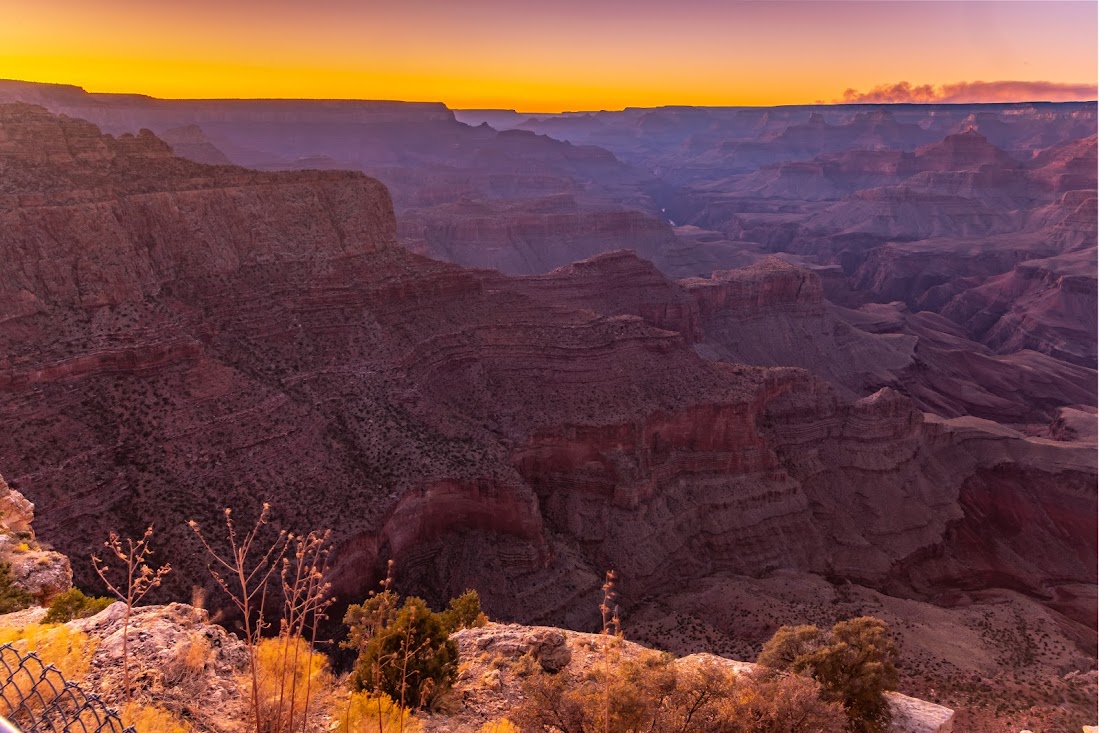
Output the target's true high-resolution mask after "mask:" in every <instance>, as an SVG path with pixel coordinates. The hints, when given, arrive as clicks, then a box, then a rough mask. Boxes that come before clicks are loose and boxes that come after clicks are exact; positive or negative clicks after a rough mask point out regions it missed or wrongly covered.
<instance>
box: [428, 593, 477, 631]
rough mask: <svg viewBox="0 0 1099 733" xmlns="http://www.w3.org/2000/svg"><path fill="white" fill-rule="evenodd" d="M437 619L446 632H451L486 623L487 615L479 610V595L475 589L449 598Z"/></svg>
mask: <svg viewBox="0 0 1099 733" xmlns="http://www.w3.org/2000/svg"><path fill="white" fill-rule="evenodd" d="M439 620H440V621H441V622H442V624H443V628H445V629H446V630H447V633H449V634H453V633H454V632H455V631H458V630H460V629H473V628H477V627H478V626H484V625H485V624H487V623H488V616H486V615H485V614H484V613H483V612H482V611H481V597H480V596H479V595H477V591H475V590H467V591H466V592H465V593H463V594H462V595H460V596H458V597H457V598H451V599H450V605H449V606H448V607H447V609H446V610H445V611H443V612H442V613H440V614H439Z"/></svg>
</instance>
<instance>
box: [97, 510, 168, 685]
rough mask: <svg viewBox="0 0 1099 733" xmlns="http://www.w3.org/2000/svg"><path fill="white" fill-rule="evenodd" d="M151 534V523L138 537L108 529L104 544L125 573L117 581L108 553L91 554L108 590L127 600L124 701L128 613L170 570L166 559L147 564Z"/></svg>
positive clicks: (126, 673)
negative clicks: (102, 555) (113, 578)
mask: <svg viewBox="0 0 1099 733" xmlns="http://www.w3.org/2000/svg"><path fill="white" fill-rule="evenodd" d="M152 537H153V528H152V525H150V526H149V527H148V529H146V530H145V534H143V535H142V536H141V539H139V540H136V541H135V540H134V539H133V538H131V537H127V538H126V540H125V542H123V540H122V538H121V537H119V536H118V533H117V532H111V533H110V535H109V536H108V537H107V541H106V542H104V543H103V546H104V547H106V548H107V549H108V550H109V551H110V553H111V555H114V557H115V559H117V560H118V561H119V563H120V564H119V565H118V567H117V570H121V571H122V572H123V573H124V575H123V580H120V581H118V582H117V583H116V582H112V581H111V580H110V578H108V576H109V575H112V574H114V572H115V570H116V568H113V567H112V566H111V563H112V562H113V561H111V560H110V555H108V556H107V557H108V560H101V559H100V558H99V557H98V556H97V555H95V554H93V555H92V567H93V568H95V572H96V575H98V576H99V579H100V580H102V581H103V584H104V585H106V586H107V590H109V591H110V592H111V593H112V594H114V596H115V597H116V598H118V599H119V600H120V601H122V602H123V603H125V604H126V615H125V617H124V618H123V622H122V680H123V685H124V687H125V690H124V693H125V698H126V702H129V701H130V694H131V690H130V653H129V652H130V647H129V639H130V616H131V615H132V614H133V610H134V605H135V604H137V603H138V602H139V601H140V600H141V599H142V598H144V597H145V594H146V593H148V592H149V591H151V590H152V589H153V588H156V587H157V586H159V585H160V584H161V583H162V582H163V580H164V576H165V575H167V574H168V573H170V572H171V571H172V566H171V564H170V563H165V564H164V565H161V566H160V567H159V568H157V569H156V570H153V568H152V567H150V566H149V562H148V560H149V557H150V556H152V554H153V551H152V549H151V548H150V547H149V541H150V540H151V539H152Z"/></svg>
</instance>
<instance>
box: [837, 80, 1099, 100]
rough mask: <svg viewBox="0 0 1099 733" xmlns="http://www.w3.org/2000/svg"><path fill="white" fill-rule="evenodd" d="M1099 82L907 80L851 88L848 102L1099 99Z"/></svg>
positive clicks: (848, 93) (847, 92) (847, 94)
mask: <svg viewBox="0 0 1099 733" xmlns="http://www.w3.org/2000/svg"><path fill="white" fill-rule="evenodd" d="M1096 96H1099V94H1097V89H1096V85H1095V84H1064V83H1061V82H1054V81H960V82H956V83H954V84H943V85H942V86H939V87H934V86H932V85H930V84H921V85H919V86H914V85H912V84H910V83H909V82H907V81H900V82H897V83H896V84H881V85H879V86H876V87H874V88H873V89H871V90H870V91H868V92H860V91H858V90H857V89H848V90H847V91H845V92H844V93H843V99H842V100H837V101H839V102H845V103H848V104H896V103H900V102H922V103H928V102H948V103H949V102H955V103H957V102H966V103H974V102H1073V101H1078V100H1091V99H1095V98H1096Z"/></svg>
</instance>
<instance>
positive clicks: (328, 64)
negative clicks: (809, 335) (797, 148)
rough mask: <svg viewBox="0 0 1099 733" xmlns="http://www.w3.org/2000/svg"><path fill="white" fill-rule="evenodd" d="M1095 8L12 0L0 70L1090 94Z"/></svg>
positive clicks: (401, 90) (407, 87) (983, 1)
mask: <svg viewBox="0 0 1099 733" xmlns="http://www.w3.org/2000/svg"><path fill="white" fill-rule="evenodd" d="M1096 31H1097V3H1096V2H1094V1H1090V2H1089V1H1086V0H1082V1H1078V2H1077V1H1066V2H1060V1H1056V0H1040V1H1036V2H1020V1H1012V2H1004V1H1001V0H976V1H973V2H966V1H962V0H913V1H907V0H856V1H846V2H836V1H833V0H800V1H797V2H787V1H785V0H770V1H760V0H757V1H754V2H738V1H736V0H674V1H669V0H661V1H659V2H658V1H657V0H540V1H536V2H532V1H528V0H446V1H445V2H440V1H439V0H386V1H385V2H379V1H378V0H95V1H94V2H92V1H91V0H0V78H8V79H22V80H26V81H43V82H56V83H66V84H76V85H79V86H82V87H84V88H85V89H87V90H88V91H91V92H130V93H142V94H149V95H152V96H157V97H166V98H225V97H237V98H270V97H283V98H331V99H400V100H406V101H442V102H445V103H447V104H448V105H449V106H451V107H453V108H473V107H490V108H505V109H519V110H522V111H530V112H558V111H562V110H577V109H621V108H623V107H626V106H659V105H666V104H698V105H774V104H806V103H814V102H834V101H844V100H848V101H873V102H880V101H906V100H907V99H912V100H915V101H932V100H936V99H941V100H945V101H1015V100H1036V99H1052V100H1062V99H1094V98H1095V96H1096V94H1095V85H1096V81H1097V77H1099V73H1097V40H1096V38H1097V35H1096Z"/></svg>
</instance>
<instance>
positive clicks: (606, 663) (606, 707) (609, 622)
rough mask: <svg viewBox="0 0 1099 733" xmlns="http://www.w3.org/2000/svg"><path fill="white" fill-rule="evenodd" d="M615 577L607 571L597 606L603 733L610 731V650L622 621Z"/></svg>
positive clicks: (616, 642) (619, 633)
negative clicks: (599, 629)
mask: <svg viewBox="0 0 1099 733" xmlns="http://www.w3.org/2000/svg"><path fill="white" fill-rule="evenodd" d="M617 577H618V576H616V575H615V573H614V571H613V570H608V571H607V576H606V579H605V580H604V581H603V601H602V602H601V603H600V604H599V613H600V615H601V616H602V618H603V629H602V630H601V631H600V632H599V635H600V636H602V637H603V731H604V733H610V729H611V680H612V674H611V649H612V648H613V649H615V650H617V649H618V641H619V640H620V639H621V638H622V619H621V618H620V617H619V615H618V605H617V604H615V603H614V599H615V591H614V581H615V580H616V579H617ZM615 661H617V660H615Z"/></svg>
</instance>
